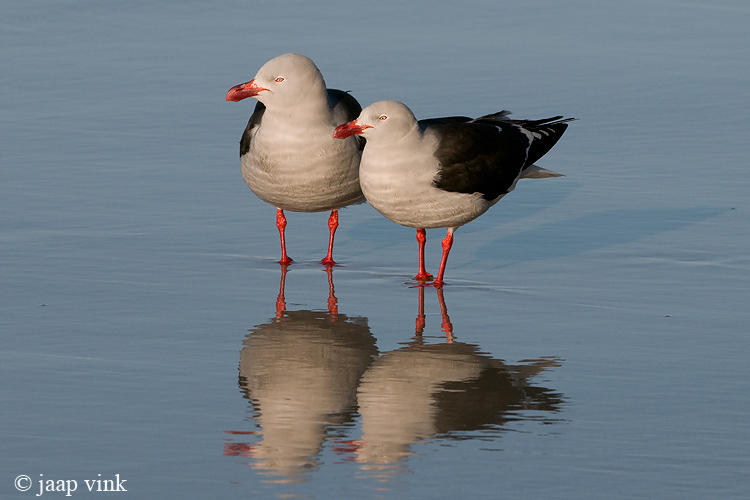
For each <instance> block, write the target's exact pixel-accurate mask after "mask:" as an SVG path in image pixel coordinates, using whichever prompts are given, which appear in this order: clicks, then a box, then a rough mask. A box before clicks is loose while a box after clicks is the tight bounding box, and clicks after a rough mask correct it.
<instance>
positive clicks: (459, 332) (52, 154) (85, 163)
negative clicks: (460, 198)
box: [0, 0, 750, 499]
mask: <svg viewBox="0 0 750 500" xmlns="http://www.w3.org/2000/svg"><path fill="white" fill-rule="evenodd" d="M0 19H2V21H0V23H2V26H3V29H2V30H0V54H1V55H2V61H3V71H2V72H0V88H2V94H0V95H1V96H2V97H0V106H1V109H2V114H0V116H1V117H2V119H1V120H0V126H1V127H2V129H1V130H0V151H2V155H1V156H0V209H1V211H0V214H2V215H0V269H1V271H0V293H1V294H2V295H1V299H2V300H0V331H2V340H3V344H2V348H0V372H1V373H2V379H3V380H4V381H5V382H4V383H3V385H2V389H1V391H2V392H1V393H0V397H1V399H0V400H1V401H2V411H0V423H1V425H0V433H1V434H0V443H1V445H0V450H2V454H0V460H2V467H0V470H2V473H0V496H2V497H3V498H29V497H31V496H33V495H35V494H37V493H40V491H39V481H40V480H43V481H48V480H54V481H58V480H75V481H76V482H77V485H78V489H77V490H76V491H74V492H72V493H71V496H87V495H88V496H92V495H96V494H97V493H95V492H94V493H88V491H87V486H86V484H85V482H84V480H86V479H88V480H96V479H100V480H101V479H111V480H114V479H115V478H118V479H119V480H123V479H124V480H126V482H125V483H121V484H122V485H123V487H124V488H126V489H127V491H128V493H130V495H131V496H135V497H138V498H235V497H248V496H252V497H258V498H275V497H297V496H299V497H302V498H352V497H367V498H407V497H408V498H437V497H441V496H446V495H448V494H451V495H452V494H461V495H464V496H474V497H479V498H485V497H488V496H493V497H494V496H508V497H511V496H516V497H525V498H541V497H553V498H571V499H572V498H576V499H578V498H604V499H607V498H675V499H677V498H679V499H685V498H696V499H698V498H700V499H703V498H718V497H722V498H738V499H739V498H745V496H746V492H747V490H748V488H749V487H750V477H749V476H748V472H747V471H748V470H750V467H749V466H750V451H748V450H750V439H749V438H750V436H749V435H748V430H747V426H746V425H745V424H744V421H745V420H746V418H745V416H746V414H747V413H748V411H750V396H749V394H750V390H748V389H750V387H749V385H750V384H749V382H748V381H749V380H750V377H749V376H750V369H749V368H748V363H747V359H748V357H747V351H748V344H749V342H748V328H747V325H748V324H750V314H749V313H748V308H747V304H748V303H750V301H749V300H748V299H750V292H749V291H748V283H750V279H749V278H750V257H748V252H747V249H748V248H750V231H748V226H749V225H748V220H750V218H749V217H748V215H749V212H750V205H749V204H748V197H747V192H748V188H750V185H749V182H750V181H748V176H747V175H746V173H747V168H748V164H747V162H748V160H747V158H748V153H749V151H748V145H747V144H746V143H747V141H746V140H745V136H746V135H747V125H746V123H745V120H746V116H747V114H748V104H747V103H748V102H750V95H749V94H750V85H749V84H750V71H748V68H747V63H746V61H747V60H748V59H749V56H750V39H748V37H747V25H748V21H750V7H748V6H746V5H745V3H743V2H739V1H736V2H730V1H725V2H720V3H716V2H699V1H696V2H683V1H677V0H672V1H670V2H662V3H660V4H658V5H655V4H653V3H650V2H625V3H620V4H618V5H609V4H607V5H606V6H605V5H601V6H592V5H589V4H587V3H584V2H575V3H572V4H571V3H567V4H565V5H561V4H560V5H558V4H557V3H554V2H537V3H534V4H528V3H526V4H523V5H521V4H519V5H517V6H501V5H497V4H496V3H494V2H475V3H472V4H470V5H469V4H467V5H464V4H462V8H461V9H459V10H457V9H456V8H455V7H452V6H448V5H446V6H440V5H436V4H434V3H429V4H428V3H427V2H412V3H410V4H407V5H404V4H394V5H390V4H389V3H388V2H386V3H382V2H381V3H378V4H377V5H375V4H373V5H370V6H358V5H353V4H344V3H334V4H331V6H330V8H326V9H320V8H318V7H314V6H312V5H308V4H300V5H297V6H296V8H294V9H292V11H291V13H290V10H289V8H288V6H282V5H280V4H278V3H273V2H264V3H256V4H254V5H252V6H248V5H247V4H244V3H241V2H219V3H212V4H211V5H210V6H208V5H203V4H200V3H197V2H181V3H179V4H178V3H174V2H169V1H167V2H161V3H153V2H150V3H148V4H146V3H143V4H142V5H137V4H132V3H131V4H128V5H114V4H113V5H107V4H100V3H96V2H87V1H81V2H31V3H29V2H25V3H23V4H21V3H7V2H6V4H3V6H1V7H0ZM288 51H299V52H303V53H305V54H307V55H309V56H310V57H312V58H313V59H314V60H315V61H316V63H317V64H318V66H319V67H320V68H321V70H322V71H323V74H324V75H325V77H326V80H327V82H328V84H329V85H330V86H332V87H338V88H343V89H346V90H352V91H353V92H354V95H355V96H356V97H357V98H358V99H359V100H360V102H362V103H363V104H369V103H370V102H373V101H375V100H380V99H384V98H388V99H398V100H402V101H404V102H406V103H407V104H409V105H410V106H411V107H412V108H413V109H414V111H415V113H416V114H417V116H419V117H430V116H439V115H447V114H468V115H479V114H485V113H488V112H492V111H497V110H499V109H511V110H512V111H514V116H516V117H519V118H525V117H530V118H540V117H546V116H552V115H557V114H563V115H566V116H575V117H577V118H579V120H578V121H576V122H574V123H573V124H571V126H570V128H569V129H568V131H567V132H566V134H565V136H564V137H563V139H562V140H561V141H560V142H559V143H558V145H556V146H555V148H554V149H553V150H552V152H551V153H550V154H548V155H547V156H546V157H545V158H544V159H543V160H542V161H541V162H540V164H541V165H542V166H545V167H548V168H551V169H553V170H555V171H558V172H561V173H563V174H565V175H566V177H563V178H555V179H545V180H524V181H522V182H520V183H519V185H518V187H517V189H516V190H515V191H514V192H513V193H512V194H510V195H509V196H507V197H505V198H504V199H503V200H502V201H501V202H500V203H499V204H498V205H497V206H496V207H494V208H493V209H491V210H490V212H488V213H487V214H486V215H484V216H483V217H481V218H479V219H477V220H476V221H474V222H472V223H471V224H468V225H467V226H465V227H462V228H461V229H460V230H459V231H458V232H457V233H456V239H455V244H454V246H453V250H452V252H451V258H450V261H449V264H448V271H447V274H446V281H447V284H446V286H445V288H444V289H443V291H442V292H440V293H438V291H436V290H435V289H434V288H432V287H426V288H420V287H417V286H415V283H413V282H412V281H411V280H410V277H411V276H413V275H414V273H415V271H416V255H415V254H416V241H415V239H414V231H413V230H411V229H407V228H402V227H399V226H396V225H394V224H392V223H390V222H389V221H387V220H385V219H383V218H382V217H380V216H379V215H378V214H377V213H376V212H374V210H372V209H371V208H370V207H369V206H367V205H360V206H355V207H350V208H347V209H346V210H342V212H341V227H340V229H339V233H338V234H337V244H336V258H337V260H338V261H339V262H340V265H339V266H336V267H335V268H334V269H333V270H332V272H330V273H327V272H326V269H325V268H323V267H322V266H321V265H319V264H318V263H317V261H318V260H319V259H320V258H321V257H323V255H324V253H325V245H326V238H327V227H326V219H327V215H326V214H288V219H289V226H288V228H287V235H288V239H289V241H288V243H289V252H290V254H291V256H292V257H293V258H295V259H296V261H295V263H293V264H292V265H291V266H289V267H288V269H286V270H284V269H281V267H280V266H279V265H278V264H276V262H275V260H277V259H278V240H277V232H276V227H275V226H274V209H273V207H269V206H267V205H265V204H263V203H262V202H261V201H259V200H258V199H256V198H255V197H254V196H253V195H252V193H250V192H249V190H248V189H247V188H246V186H245V185H244V183H243V181H242V179H241V176H240V173H239V162H238V158H237V147H238V141H239V136H240V134H241V131H242V129H243V127H244V125H245V123H246V121H247V118H248V115H249V113H250V111H251V106H250V105H247V104H246V103H244V102H243V103H240V104H237V103H227V102H225V101H224V94H225V92H226V90H227V89H228V88H229V87H231V86H232V85H234V84H236V83H240V82H243V81H246V80H248V79H249V78H251V77H252V76H253V74H254V73H255V71H256V69H257V68H258V67H259V66H260V65H261V64H262V63H263V62H265V61H266V60H268V59H270V58H271V57H273V56H275V55H278V54H281V53H284V52H288ZM442 237H443V234H442V232H440V231H437V230H435V231H428V249H427V259H428V270H430V271H433V272H434V270H435V268H436V267H437V264H438V262H439V251H440V245H439V240H440V239H441V238H442ZM282 278H283V295H281V294H280V290H281V287H280V285H281V284H282ZM422 311H423V312H422ZM99 474H101V475H99ZM118 474H119V476H116V475H118ZM21 475H27V476H28V480H29V485H31V486H32V487H31V488H30V489H29V490H28V491H25V492H21V491H19V490H18V489H17V488H16V487H15V486H14V481H15V480H16V478H17V477H19V476H21ZM24 481H25V479H22V480H21V483H20V484H21V486H23V484H24ZM45 484H46V483H42V486H43V487H44V485H45ZM54 484H55V485H57V484H58V483H56V482H55V483H54ZM66 484H70V483H66ZM112 484H115V483H112ZM42 493H43V496H51V497H63V496H65V492H63V491H42Z"/></svg>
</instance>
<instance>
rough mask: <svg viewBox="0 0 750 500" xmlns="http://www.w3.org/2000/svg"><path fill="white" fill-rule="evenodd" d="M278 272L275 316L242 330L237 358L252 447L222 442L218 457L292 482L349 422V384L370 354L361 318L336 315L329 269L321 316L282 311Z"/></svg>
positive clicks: (370, 340)
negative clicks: (242, 460) (251, 422)
mask: <svg viewBox="0 0 750 500" xmlns="http://www.w3.org/2000/svg"><path fill="white" fill-rule="evenodd" d="M286 271H287V270H286V267H285V266H282V277H281V284H280V287H279V295H278V298H277V300H276V317H275V318H274V319H272V320H271V321H269V322H267V323H265V324H262V325H259V326H256V327H255V328H253V329H252V330H250V333H249V334H248V335H247V337H246V338H245V340H244V342H243V344H244V347H243V348H242V350H241V351H240V365H239V385H240V389H241V390H242V391H243V395H244V397H246V398H247V399H249V400H250V401H251V403H252V407H253V410H254V414H255V415H254V418H255V420H256V423H257V424H258V426H259V427H260V428H261V430H260V431H259V432H258V434H259V436H257V437H259V438H260V440H258V441H256V442H253V443H230V442H227V443H226V444H225V450H224V454H225V455H232V456H238V455H239V456H247V457H252V458H253V459H254V461H253V462H252V463H251V464H250V465H251V466H252V467H254V468H257V469H262V470H265V471H267V472H268V473H269V474H273V475H277V476H282V477H283V479H280V480H281V481H300V480H305V479H306V477H305V474H304V473H305V472H307V471H310V470H314V469H316V468H317V467H318V466H319V465H320V463H321V459H320V452H321V450H322V447H323V444H324V442H325V440H326V438H327V436H328V435H329V433H331V432H332V431H333V430H334V429H335V428H336V427H337V426H341V425H342V424H345V423H346V422H348V421H351V420H352V419H353V415H354V412H355V411H356V404H355V403H356V392H357V384H358V383H359V380H360V378H361V376H362V374H363V373H364V372H365V370H366V369H367V367H368V366H369V365H370V364H371V363H372V361H373V360H374V359H375V358H376V357H377V354H378V351H377V348H376V347H375V338H374V337H373V336H372V334H371V332H370V328H369V327H368V325H367V318H361V317H348V316H346V315H345V314H339V313H338V306H337V301H336V297H335V294H334V290H333V279H332V269H331V267H330V266H329V267H328V269H327V271H328V283H329V295H328V301H327V306H328V311H327V312H320V311H308V310H301V311H288V310H286V303H285V297H284V288H285V280H286ZM230 434H239V433H233V432H230Z"/></svg>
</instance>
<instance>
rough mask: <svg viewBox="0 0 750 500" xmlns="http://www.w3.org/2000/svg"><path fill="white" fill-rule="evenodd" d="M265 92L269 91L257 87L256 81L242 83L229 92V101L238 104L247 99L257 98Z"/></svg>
mask: <svg viewBox="0 0 750 500" xmlns="http://www.w3.org/2000/svg"><path fill="white" fill-rule="evenodd" d="M264 90H268V89H265V88H263V87H258V86H257V85H255V80H250V81H249V82H245V83H240V84H239V85H235V86H234V87H232V88H231V89H229V92H227V101H234V102H237V101H241V100H242V99H245V98H247V97H255V96H256V95H258V94H260V93H261V92H263V91H264Z"/></svg>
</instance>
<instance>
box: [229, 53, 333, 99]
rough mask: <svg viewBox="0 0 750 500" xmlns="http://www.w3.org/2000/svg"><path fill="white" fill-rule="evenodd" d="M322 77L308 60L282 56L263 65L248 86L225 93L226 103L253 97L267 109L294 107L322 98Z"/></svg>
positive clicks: (323, 90) (238, 87) (324, 85)
mask: <svg viewBox="0 0 750 500" xmlns="http://www.w3.org/2000/svg"><path fill="white" fill-rule="evenodd" d="M325 89H326V84H325V81H324V80H323V75H322V74H321V73H320V70H319V69H318V67H317V66H315V63H314V62H312V60H311V59H310V58H309V57H306V56H303V55H301V54H284V55H281V56H278V57H275V58H273V59H271V60H270V61H268V62H267V63H266V64H264V65H263V66H262V67H261V68H260V69H259V70H258V73H257V74H256V75H255V78H253V79H252V80H250V81H249V82H246V83H242V84H240V85H235V86H234V87H232V88H231V89H229V92H227V101H241V100H242V99H245V98H247V97H255V98H256V99H258V100H259V101H260V102H262V103H263V104H265V105H266V107H269V108H270V107H276V106H294V105H296V104H298V103H300V102H304V101H305V100H307V99H308V98H309V96H311V95H312V96H316V97H317V96H321V95H322V96H323V97H324V98H325V95H326V94H325Z"/></svg>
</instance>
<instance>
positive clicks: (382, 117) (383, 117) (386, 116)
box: [378, 115, 388, 122]
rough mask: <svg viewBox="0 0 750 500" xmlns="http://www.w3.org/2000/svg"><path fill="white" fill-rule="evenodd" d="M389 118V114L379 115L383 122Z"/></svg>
mask: <svg viewBox="0 0 750 500" xmlns="http://www.w3.org/2000/svg"><path fill="white" fill-rule="evenodd" d="M387 119H388V115H380V116H378V120H380V121H381V122H382V121H383V120H387Z"/></svg>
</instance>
